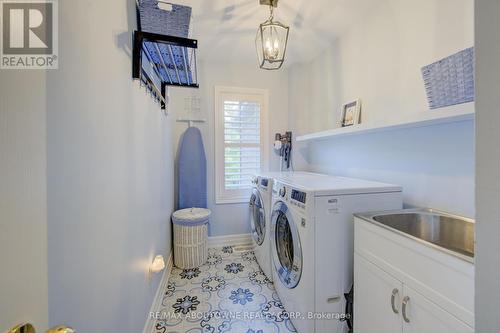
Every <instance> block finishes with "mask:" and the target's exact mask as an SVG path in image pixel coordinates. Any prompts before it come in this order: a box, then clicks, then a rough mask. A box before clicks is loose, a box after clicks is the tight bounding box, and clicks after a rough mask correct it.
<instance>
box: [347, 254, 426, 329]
mask: <svg viewBox="0 0 500 333" xmlns="http://www.w3.org/2000/svg"><path fill="white" fill-rule="evenodd" d="M393 292H394V297H393V296H392V295H393ZM402 292H403V285H402V283H401V282H400V281H399V280H397V279H395V278H394V277H392V276H391V275H389V274H388V273H386V272H385V271H383V270H382V269H380V268H378V267H377V266H375V265H373V264H372V263H371V262H369V261H368V260H366V259H364V258H363V257H361V256H359V255H358V254H354V314H353V316H354V332H356V333H374V332H384V333H401V332H402V330H403V328H402V319H401V296H402ZM392 298H394V302H393V303H394V308H393V305H392V302H391V301H392ZM396 312H397V313H396ZM422 332H423V331H422ZM420 333H421V332H420ZM426 333H427V332H426Z"/></svg>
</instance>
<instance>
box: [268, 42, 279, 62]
mask: <svg viewBox="0 0 500 333" xmlns="http://www.w3.org/2000/svg"><path fill="white" fill-rule="evenodd" d="M265 45H266V47H265V50H266V58H267V59H269V60H276V59H277V58H278V55H279V54H280V48H279V42H278V40H277V39H275V40H274V43H273V42H271V39H270V38H267V39H266V43H265Z"/></svg>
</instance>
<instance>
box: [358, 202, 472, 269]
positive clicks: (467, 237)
mask: <svg viewBox="0 0 500 333" xmlns="http://www.w3.org/2000/svg"><path fill="white" fill-rule="evenodd" d="M356 216H358V217H360V218H362V219H364V220H367V221H369V222H374V223H376V224H379V225H382V226H384V227H387V228H389V229H391V230H393V231H397V232H399V233H402V234H403V235H408V236H411V237H412V238H416V239H417V240H420V241H423V242H426V243H430V244H433V245H435V246H437V247H438V248H440V249H444V250H446V252H449V253H451V254H454V255H456V256H458V257H460V258H462V259H465V260H467V261H473V258H474V220H471V219H468V218H465V217H461V216H456V215H451V214H448V213H444V212H440V211H436V210H432V209H423V208H422V209H403V210H399V211H391V212H381V213H369V214H357V215H356Z"/></svg>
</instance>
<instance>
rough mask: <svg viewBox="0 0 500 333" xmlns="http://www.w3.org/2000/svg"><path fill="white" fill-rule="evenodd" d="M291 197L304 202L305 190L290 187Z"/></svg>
mask: <svg viewBox="0 0 500 333" xmlns="http://www.w3.org/2000/svg"><path fill="white" fill-rule="evenodd" d="M292 199H293V200H297V201H298V202H300V203H303V204H305V203H306V192H302V191H299V190H295V189H292Z"/></svg>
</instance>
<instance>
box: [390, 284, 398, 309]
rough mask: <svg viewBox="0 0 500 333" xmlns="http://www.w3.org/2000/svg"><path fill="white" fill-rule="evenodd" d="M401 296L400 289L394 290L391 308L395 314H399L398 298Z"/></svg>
mask: <svg viewBox="0 0 500 333" xmlns="http://www.w3.org/2000/svg"><path fill="white" fill-rule="evenodd" d="M398 294H399V290H398V288H394V289H392V294H391V307H392V312H394V313H395V314H398V313H399V310H398V309H397V308H396V302H395V300H396V296H397V295H398Z"/></svg>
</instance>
